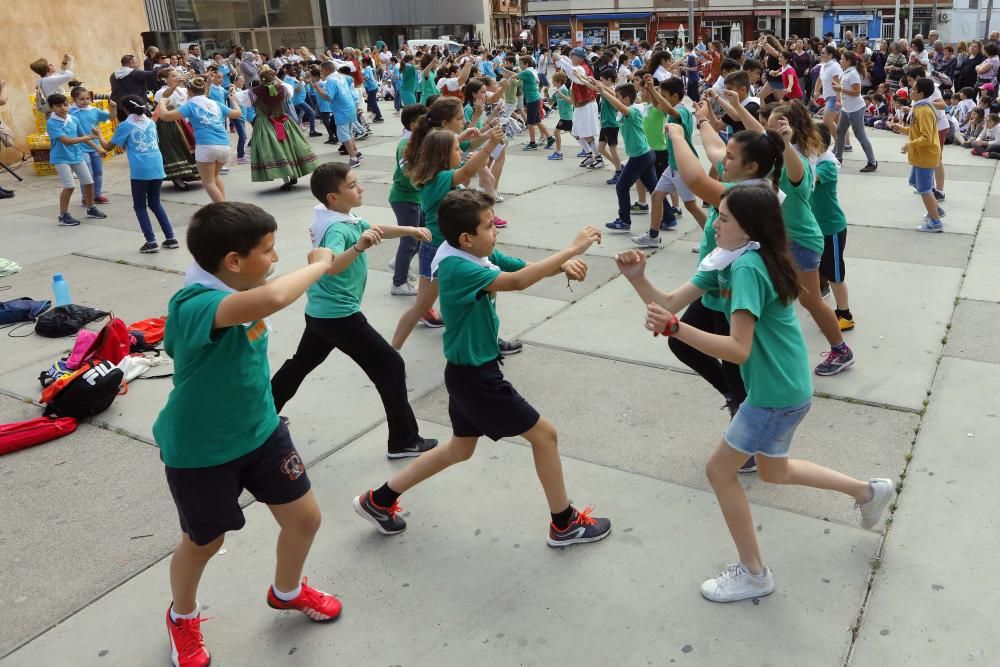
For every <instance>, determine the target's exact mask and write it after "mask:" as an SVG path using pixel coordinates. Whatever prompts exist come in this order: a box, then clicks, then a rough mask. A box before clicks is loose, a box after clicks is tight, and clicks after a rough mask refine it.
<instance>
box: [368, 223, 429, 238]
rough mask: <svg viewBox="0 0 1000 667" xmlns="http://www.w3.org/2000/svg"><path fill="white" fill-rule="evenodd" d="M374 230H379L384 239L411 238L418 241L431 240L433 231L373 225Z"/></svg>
mask: <svg viewBox="0 0 1000 667" xmlns="http://www.w3.org/2000/svg"><path fill="white" fill-rule="evenodd" d="M372 229H377V230H378V232H379V234H381V235H382V238H383V239H399V238H402V237H404V236H409V237H410V238H413V239H416V240H417V241H430V240H431V230H429V229H427V228H426V227H407V226H406V225H372Z"/></svg>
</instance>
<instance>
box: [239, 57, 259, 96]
mask: <svg viewBox="0 0 1000 667" xmlns="http://www.w3.org/2000/svg"><path fill="white" fill-rule="evenodd" d="M240 51H242V52H243V54H242V56H241V57H240V74H242V75H243V81H244V83H245V84H246V85H247V86H248V87H249V86H252V85H255V84H256V82H257V81H259V80H260V64H259V63H258V62H257V56H256V55H254V52H253V51H243V48H242V47H240Z"/></svg>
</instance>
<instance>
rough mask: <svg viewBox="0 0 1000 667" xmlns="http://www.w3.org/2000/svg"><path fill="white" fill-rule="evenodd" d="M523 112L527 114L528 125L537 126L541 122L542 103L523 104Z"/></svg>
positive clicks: (538, 101)
mask: <svg viewBox="0 0 1000 667" xmlns="http://www.w3.org/2000/svg"><path fill="white" fill-rule="evenodd" d="M524 110H525V112H526V113H527V114H528V125H537V124H538V123H541V122H542V101H541V100H535V101H534V102H525V103H524Z"/></svg>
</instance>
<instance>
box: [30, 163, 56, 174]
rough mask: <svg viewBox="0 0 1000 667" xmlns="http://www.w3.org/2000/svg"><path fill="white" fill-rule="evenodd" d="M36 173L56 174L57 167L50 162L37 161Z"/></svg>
mask: <svg viewBox="0 0 1000 667" xmlns="http://www.w3.org/2000/svg"><path fill="white" fill-rule="evenodd" d="M33 164H34V165H35V175H36V176H55V175H56V168H55V167H53V166H52V165H51V164H49V163H48V162H35V163H33Z"/></svg>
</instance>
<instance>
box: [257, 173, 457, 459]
mask: <svg viewBox="0 0 1000 667" xmlns="http://www.w3.org/2000/svg"><path fill="white" fill-rule="evenodd" d="M309 186H310V188H311V189H312V193H313V196H314V197H316V199H318V200H319V201H320V202H321V203H320V204H319V205H317V206H316V208H315V210H314V217H313V222H312V224H311V225H310V226H309V234H310V236H311V237H312V244H313V247H314V248H329V249H330V250H331V251H333V252H334V253H335V254H336V255H337V259H336V260H335V261H334V263H333V267H332V268H331V269H330V271H329V272H328V275H326V276H323V277H322V278H320V279H319V280H318V281H317V282H316V284H314V285H312V286H311V287H310V288H309V289H308V290H307V291H306V296H307V297H308V301H307V302H306V330H305V331H304V332H302V339H301V340H300V341H299V347H298V349H296V350H295V355H294V356H293V357H292V358H291V359H288V360H287V361H285V363H284V364H283V365H282V366H281V368H280V369H278V372H277V373H275V374H274V378H273V379H272V380H271V392H272V393H273V394H274V407H275V409H276V410H277V412H281V410H282V408H283V407H284V406H285V403H287V402H288V401H289V400H291V398H292V397H293V396H294V395H295V392H296V391H298V388H299V385H301V384H302V381H303V380H305V379H306V376H307V375H309V373H311V372H312V371H313V369H315V368H316V367H317V366H319V365H320V364H321V363H323V361H325V360H326V358H327V357H328V356H329V355H330V353H331V352H332V351H333V350H335V349H338V348H339V349H340V350H341V351H342V352H343V353H344V354H346V355H347V356H349V357H350V358H351V359H353V360H354V362H355V363H356V364H357V365H358V366H360V367H361V370H363V371H364V372H365V375H367V376H368V378H369V379H370V380H371V381H372V383H373V384H374V385H375V389H377V390H378V394H379V397H380V398H381V399H382V405H383V406H384V407H385V416H386V420H387V421H388V424H389V443H388V448H389V451H388V454H387V456H388V458H390V459H399V458H406V457H412V456H420V454H422V453H423V452H426V451H427V450H429V449H432V448H433V447H434V446H435V445H437V440H434V439H432V438H428V439H424V438H421V437H420V433H418V431H417V418H416V417H414V416H413V409H412V408H411V407H410V402H409V400H408V399H407V396H406V366H405V364H404V363H403V358H402V357H401V356H400V355H399V352H397V351H396V350H395V349H393V347H392V346H391V345H389V343H388V342H386V340H385V339H384V338H382V336H380V335H379V333H378V332H377V331H375V329H374V328H372V326H371V325H370V324H369V323H368V320H367V319H366V318H365V316H364V314H363V313H362V312H361V298H362V296H363V295H364V292H365V283H366V281H367V279H368V257H367V256H365V254H364V253H365V251H366V250H368V248H370V247H372V246H373V245H376V244H378V243H381V242H382V239H385V238H399V237H401V236H409V237H411V238H414V239H417V240H419V241H429V240H430V238H431V233H430V230H429V229H427V228H426V227H399V226H396V227H393V226H385V225H370V224H368V223H367V222H365V221H364V220H362V219H360V218H357V217H355V216H353V215H352V214H351V210H352V209H355V208H357V207H359V206H361V202H362V195H363V193H364V188H362V187H361V184H360V183H358V177H357V175H356V172H354V171H353V170H352V169H351V168H350V166H348V165H346V164H344V163H342V162H327V163H326V164H322V165H320V166H319V168H317V169H316V171H314V172H313V175H312V178H311V180H310V185H309Z"/></svg>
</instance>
